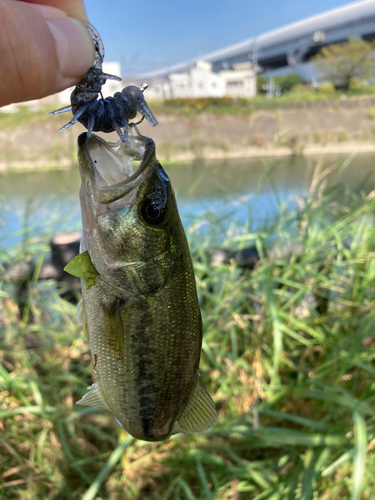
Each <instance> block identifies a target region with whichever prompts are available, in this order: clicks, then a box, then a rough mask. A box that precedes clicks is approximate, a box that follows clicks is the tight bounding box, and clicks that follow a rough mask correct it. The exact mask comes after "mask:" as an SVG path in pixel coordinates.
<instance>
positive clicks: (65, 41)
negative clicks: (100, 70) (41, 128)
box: [0, 0, 94, 106]
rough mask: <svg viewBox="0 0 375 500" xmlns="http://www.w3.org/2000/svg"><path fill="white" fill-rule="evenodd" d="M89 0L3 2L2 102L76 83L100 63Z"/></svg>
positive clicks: (0, 47) (0, 9)
mask: <svg viewBox="0 0 375 500" xmlns="http://www.w3.org/2000/svg"><path fill="white" fill-rule="evenodd" d="M86 22H88V19H87V14H86V10H85V5H84V2H83V0H24V1H20V0H0V106H4V105H6V104H10V103H13V102H21V101H26V100H30V99H38V98H41V97H45V96H47V95H50V94H54V93H55V92H59V91H61V90H64V89H65V88H67V87H70V86H72V85H75V84H76V83H78V81H79V80H80V79H81V78H82V77H83V76H84V75H85V74H86V73H87V71H88V69H89V68H90V67H91V66H92V63H93V61H94V44H93V42H92V39H91V36H90V34H89V33H88V31H87V29H86V28H85V26H84V23H86Z"/></svg>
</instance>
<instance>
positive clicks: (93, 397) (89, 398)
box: [76, 384, 111, 411]
mask: <svg viewBox="0 0 375 500" xmlns="http://www.w3.org/2000/svg"><path fill="white" fill-rule="evenodd" d="M88 390H89V392H86V394H84V395H83V397H82V399H80V400H79V401H77V403H76V404H77V405H82V406H95V408H102V409H104V410H108V411H111V410H110V409H109V408H108V406H107V404H106V403H105V402H104V401H103V399H102V397H101V395H100V392H99V388H98V384H92V385H90V387H88Z"/></svg>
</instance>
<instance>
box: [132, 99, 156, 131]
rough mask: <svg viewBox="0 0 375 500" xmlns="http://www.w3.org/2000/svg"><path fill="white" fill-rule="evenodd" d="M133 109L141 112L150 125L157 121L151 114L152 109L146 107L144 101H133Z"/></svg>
mask: <svg viewBox="0 0 375 500" xmlns="http://www.w3.org/2000/svg"><path fill="white" fill-rule="evenodd" d="M135 109H136V110H137V111H139V113H141V115H143V116H144V117H145V118H146V120H147V121H148V123H149V124H150V125H151V127H155V126H156V125H157V124H158V121H157V119H156V118H155V116H154V115H153V114H152V111H151V109H150V108H149V107H148V105H147V103H146V101H143V102H141V101H137V102H136V103H135Z"/></svg>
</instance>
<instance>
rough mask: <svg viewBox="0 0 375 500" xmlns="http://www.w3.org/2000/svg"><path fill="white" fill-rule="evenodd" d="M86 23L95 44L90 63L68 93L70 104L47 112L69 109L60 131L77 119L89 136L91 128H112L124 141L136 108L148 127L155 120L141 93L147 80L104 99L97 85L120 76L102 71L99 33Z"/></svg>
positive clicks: (110, 130) (101, 129) (101, 130)
mask: <svg viewBox="0 0 375 500" xmlns="http://www.w3.org/2000/svg"><path fill="white" fill-rule="evenodd" d="M86 26H87V28H88V30H89V32H90V35H91V36H92V39H93V42H94V45H95V60H94V65H93V66H92V67H91V68H90V69H89V71H88V73H87V76H86V77H85V78H83V79H82V80H81V81H80V82H79V83H78V85H77V86H76V88H75V89H74V90H73V92H72V93H71V95H70V102H71V106H65V107H64V108H61V109H58V110H56V111H53V112H52V113H50V115H57V114H60V113H65V112H67V111H72V113H73V117H72V119H71V120H70V122H69V123H67V124H66V125H64V126H63V127H62V128H61V129H60V132H63V131H64V130H66V129H67V128H69V127H71V126H72V125H74V124H75V123H77V122H80V123H82V125H84V126H85V127H86V128H87V137H88V138H90V137H91V133H92V132H108V133H109V132H114V131H116V132H117V133H118V135H119V136H120V139H121V141H122V142H126V141H127V139H128V126H129V123H128V122H129V120H132V119H133V118H135V117H136V115H137V113H138V112H139V113H140V114H141V115H142V119H141V121H143V119H144V118H146V120H147V121H148V123H149V124H150V125H151V126H152V127H155V125H157V124H158V122H157V120H156V118H155V117H154V115H153V114H152V112H151V110H150V108H149V107H148V105H147V103H146V101H145V98H144V96H143V92H144V91H145V90H146V89H147V84H145V83H143V84H142V85H141V87H140V88H138V87H136V86H135V85H129V86H128V87H125V88H123V89H122V91H121V92H116V93H115V95H114V96H112V97H106V98H105V99H104V98H103V96H102V94H101V89H102V86H103V85H104V84H105V83H106V81H107V80H117V81H121V78H119V77H118V76H114V75H108V74H107V73H103V60H104V46H103V42H102V40H101V38H100V35H99V33H98V32H97V31H96V29H95V28H94V27H93V26H92V25H91V24H86ZM99 94H100V95H101V98H100V99H98V97H99ZM138 123H140V122H138ZM121 128H123V129H124V131H122V130H121Z"/></svg>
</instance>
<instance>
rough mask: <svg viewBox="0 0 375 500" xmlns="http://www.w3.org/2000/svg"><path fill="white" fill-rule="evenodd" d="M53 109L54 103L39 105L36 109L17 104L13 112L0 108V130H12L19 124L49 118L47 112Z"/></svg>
mask: <svg viewBox="0 0 375 500" xmlns="http://www.w3.org/2000/svg"><path fill="white" fill-rule="evenodd" d="M54 109H56V105H52V106H50V105H49V106H41V108H40V109H39V110H38V111H33V110H32V109H30V107H29V106H19V108H18V110H17V111H16V112H14V113H6V112H4V111H1V109H0V130H12V129H14V128H17V127H19V126H21V125H25V124H32V123H37V122H42V121H47V120H50V119H51V117H50V116H49V114H48V113H50V112H51V111H53V110H54ZM59 121H61V120H59Z"/></svg>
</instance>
